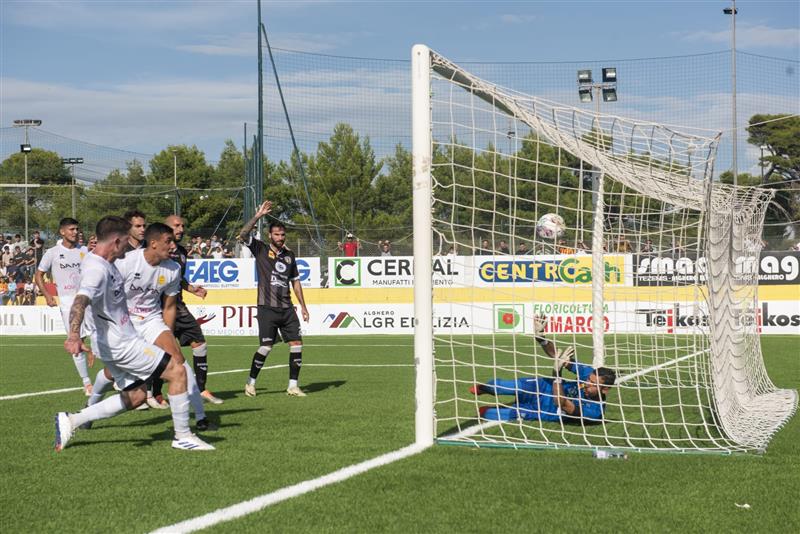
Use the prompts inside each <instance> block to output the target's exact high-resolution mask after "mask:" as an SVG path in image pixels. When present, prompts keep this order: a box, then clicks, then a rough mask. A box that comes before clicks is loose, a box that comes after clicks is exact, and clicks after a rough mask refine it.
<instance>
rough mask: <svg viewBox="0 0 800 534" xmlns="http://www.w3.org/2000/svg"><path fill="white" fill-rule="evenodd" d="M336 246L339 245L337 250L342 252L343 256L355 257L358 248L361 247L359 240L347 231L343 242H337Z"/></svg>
mask: <svg viewBox="0 0 800 534" xmlns="http://www.w3.org/2000/svg"><path fill="white" fill-rule="evenodd" d="M337 246H338V247H339V250H341V251H342V252H344V255H345V256H348V257H355V256H358V250H359V249H360V248H361V240H359V239H356V238H355V236H354V235H353V234H351V233H350V232H348V233H347V239H346V240H345V242H344V243H342V242H339V243H338V244H337Z"/></svg>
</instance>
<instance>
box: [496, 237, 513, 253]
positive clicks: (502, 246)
mask: <svg viewBox="0 0 800 534" xmlns="http://www.w3.org/2000/svg"><path fill="white" fill-rule="evenodd" d="M497 252H498V253H500V254H509V253H510V252H511V250H510V249H509V248H508V243H506V241H505V240H504V239H501V240H500V243H498V245H497Z"/></svg>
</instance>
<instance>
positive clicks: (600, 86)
mask: <svg viewBox="0 0 800 534" xmlns="http://www.w3.org/2000/svg"><path fill="white" fill-rule="evenodd" d="M593 93H594V95H593ZM578 98H579V99H580V101H581V102H582V103H584V104H588V103H589V102H591V101H592V100H594V110H595V113H596V115H597V119H596V120H597V132H596V135H597V139H598V142H600V140H601V139H602V137H601V136H602V130H601V128H600V100H601V99H602V101H603V102H616V101H617V68H616V67H603V78H602V81H601V82H597V83H595V82H594V80H592V71H591V70H590V69H581V70H579V71H578ZM581 183H583V177H581ZM597 186H598V175H597V172H596V171H595V172H592V207H593V208H596V207H597Z"/></svg>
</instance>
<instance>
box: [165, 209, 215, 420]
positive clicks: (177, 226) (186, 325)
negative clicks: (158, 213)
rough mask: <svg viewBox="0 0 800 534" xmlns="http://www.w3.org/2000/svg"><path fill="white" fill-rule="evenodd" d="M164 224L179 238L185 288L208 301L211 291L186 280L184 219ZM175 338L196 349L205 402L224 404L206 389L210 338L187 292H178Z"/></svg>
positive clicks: (177, 251) (178, 258)
mask: <svg viewBox="0 0 800 534" xmlns="http://www.w3.org/2000/svg"><path fill="white" fill-rule="evenodd" d="M164 222H165V223H166V225H167V226H169V227H170V228H172V232H173V234H174V235H175V249H174V250H173V251H172V255H171V258H172V260H173V261H176V262H178V265H180V266H181V289H183V291H188V292H189V293H191V294H192V295H194V296H196V297H200V298H201V299H204V298H206V295H207V294H208V291H206V289H205V288H204V287H203V286H196V285H192V284H190V283H189V282H187V281H186V278H185V275H186V258H187V252H186V249H185V248H183V246H182V245H181V244H180V240H181V239H182V238H183V234H184V224H185V223H184V220H183V218H181V217H180V216H179V215H170V216H169V217H167V218H166V219H165V220H164ZM175 337H177V338H178V341H179V342H180V344H181V347H186V346H191V347H192V360H193V363H194V376H195V377H196V378H197V387H198V388H199V389H200V396H201V397H203V400H205V401H206V402H210V403H212V404H222V403H223V400H222V399H220V398H219V397H216V396H214V394H213V393H211V392H210V391H209V390H208V388H207V387H206V381H207V379H208V345H206V337H205V336H204V335H203V329H202V328H200V324H199V323H198V322H197V319H195V318H194V315H192V312H190V311H189V308H188V307H187V306H186V303H185V302H183V293H178V311H177V316H176V317H175Z"/></svg>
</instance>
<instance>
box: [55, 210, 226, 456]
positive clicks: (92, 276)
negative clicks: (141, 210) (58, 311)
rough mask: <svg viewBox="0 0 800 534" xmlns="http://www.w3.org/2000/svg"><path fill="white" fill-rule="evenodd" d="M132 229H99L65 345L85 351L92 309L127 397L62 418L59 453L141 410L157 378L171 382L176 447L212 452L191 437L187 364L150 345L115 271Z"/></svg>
mask: <svg viewBox="0 0 800 534" xmlns="http://www.w3.org/2000/svg"><path fill="white" fill-rule="evenodd" d="M129 228H130V223H129V222H128V221H126V220H125V219H122V218H120V217H113V216H107V217H103V218H102V219H101V220H100V222H98V223H97V231H96V232H95V233H96V234H97V247H96V248H95V250H94V252H93V253H91V254H89V255H88V256H87V257H86V259H84V263H83V265H82V272H81V284H80V288H79V289H78V291H77V293H76V295H75V300H74V302H73V304H72V309H71V310H70V314H69V337H67V340H66V341H65V342H64V348H65V349H66V350H67V352H69V353H70V354H73V353H77V352H80V351H81V350H82V349H83V348H84V345H83V343H82V342H81V338H80V329H81V323H82V322H83V319H84V315H85V313H86V310H87V308H88V307H89V306H90V305H91V313H92V314H93V315H94V320H95V327H96V330H97V345H98V354H99V356H100V357H101V358H102V360H103V363H105V365H106V367H108V369H109V370H110V371H111V374H112V375H113V378H114V381H115V382H116V383H117V384H118V385H119V386H120V388H121V389H122V392H121V393H120V394H119V395H113V396H111V397H109V398H107V399H105V400H103V401H101V402H98V403H96V404H93V405H91V406H87V407H86V408H84V409H83V410H81V411H80V412H78V413H67V412H59V413H57V414H56V417H55V431H56V439H55V449H56V451H61V450H62V449H63V448H64V447H65V446H66V445H67V443H69V441H70V440H71V439H72V436H73V434H74V431H75V429H77V428H78V427H80V426H82V425H84V424H86V423H90V422H92V421H96V420H98V419H105V418H107V417H113V416H115V415H117V414H119V413H122V412H123V411H125V410H130V409H133V408H135V407H136V406H138V405H140V404H141V403H142V402H144V400H145V397H146V392H145V383H146V382H147V381H148V380H149V379H151V378H152V377H153V376H160V377H162V378H163V379H164V380H166V381H167V382H169V396H170V410H171V411H172V422H173V424H174V426H175V439H173V441H172V447H173V448H176V449H182V450H213V449H214V447H213V446H211V445H209V444H208V443H206V442H204V441H203V440H201V439H200V438H199V437H197V436H195V435H194V434H192V432H191V430H190V429H189V395H188V393H187V391H186V381H187V377H186V370H185V368H184V366H183V362H182V358H181V359H179V358H177V357H175V356H173V355H171V354H169V353H166V352H164V351H163V350H162V349H160V348H159V347H157V346H155V345H153V344H151V343H148V342H147V341H145V339H144V338H143V337H142V336H141V335H139V333H137V332H136V328H135V327H134V326H133V324H132V322H131V317H130V315H129V314H128V307H127V303H126V299H125V286H124V280H123V278H122V275H121V274H120V272H119V270H118V269H117V268H116V266H115V265H114V261H115V260H117V259H119V258H120V257H121V256H122V254H123V248H124V244H125V236H126V234H127V232H128V229H129Z"/></svg>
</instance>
